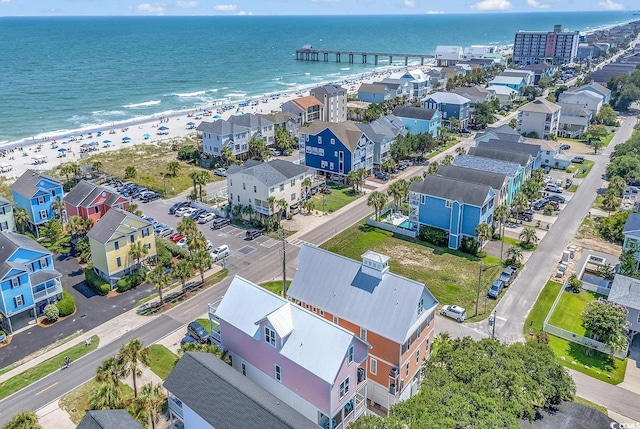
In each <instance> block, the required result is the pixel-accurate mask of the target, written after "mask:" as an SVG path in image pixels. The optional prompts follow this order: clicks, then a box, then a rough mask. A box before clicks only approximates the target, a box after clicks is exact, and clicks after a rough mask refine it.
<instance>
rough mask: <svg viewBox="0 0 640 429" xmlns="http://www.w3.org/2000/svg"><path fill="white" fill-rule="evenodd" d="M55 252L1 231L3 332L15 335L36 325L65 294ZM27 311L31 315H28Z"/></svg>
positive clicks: (24, 236) (0, 283) (26, 239)
mask: <svg viewBox="0 0 640 429" xmlns="http://www.w3.org/2000/svg"><path fill="white" fill-rule="evenodd" d="M53 261H54V257H53V253H52V252H50V251H49V250H47V249H46V248H44V247H42V246H41V245H40V244H38V243H37V242H36V241H35V240H33V239H31V238H29V237H27V236H26V235H22V234H16V233H14V232H7V231H2V232H0V267H1V268H0V271H2V272H1V273H0V313H2V320H0V326H1V329H2V330H4V331H5V332H8V333H13V326H15V325H16V322H17V323H19V324H20V326H22V325H23V324H24V325H26V324H27V323H30V322H29V319H31V318H32V319H33V321H34V322H35V323H37V318H38V316H40V315H42V313H43V311H44V307H45V306H46V305H47V304H50V303H55V302H56V301H57V300H58V298H60V297H61V295H62V283H61V278H62V275H61V274H60V273H59V272H58V271H56V270H55V268H54V266H53ZM27 312H29V313H28V314H27Z"/></svg>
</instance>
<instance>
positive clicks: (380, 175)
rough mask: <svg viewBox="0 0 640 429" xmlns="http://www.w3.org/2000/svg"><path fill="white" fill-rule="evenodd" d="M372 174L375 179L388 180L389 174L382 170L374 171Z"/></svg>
mask: <svg viewBox="0 0 640 429" xmlns="http://www.w3.org/2000/svg"><path fill="white" fill-rule="evenodd" d="M374 176H375V178H376V179H378V180H384V181H385V182H386V181H387V180H389V175H388V174H387V173H385V172H384V171H376V172H375V173H374Z"/></svg>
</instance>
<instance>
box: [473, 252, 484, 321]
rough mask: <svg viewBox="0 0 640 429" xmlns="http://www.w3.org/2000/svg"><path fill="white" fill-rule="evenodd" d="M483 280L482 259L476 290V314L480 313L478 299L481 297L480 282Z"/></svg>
mask: <svg viewBox="0 0 640 429" xmlns="http://www.w3.org/2000/svg"><path fill="white" fill-rule="evenodd" d="M481 282H482V260H480V270H479V271H478V289H477V291H476V314H474V316H477V315H478V300H479V299H480V283H481Z"/></svg>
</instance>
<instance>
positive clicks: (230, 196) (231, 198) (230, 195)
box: [229, 193, 233, 201]
mask: <svg viewBox="0 0 640 429" xmlns="http://www.w3.org/2000/svg"><path fill="white" fill-rule="evenodd" d="M229 201H233V194H232V193H229Z"/></svg>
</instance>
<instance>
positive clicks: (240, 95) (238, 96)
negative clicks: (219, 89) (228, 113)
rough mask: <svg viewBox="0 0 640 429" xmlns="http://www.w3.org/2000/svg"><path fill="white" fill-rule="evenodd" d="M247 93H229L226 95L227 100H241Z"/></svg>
mask: <svg viewBox="0 0 640 429" xmlns="http://www.w3.org/2000/svg"><path fill="white" fill-rule="evenodd" d="M246 96H247V93H246V92H229V93H227V97H229V98H242V97H246Z"/></svg>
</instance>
